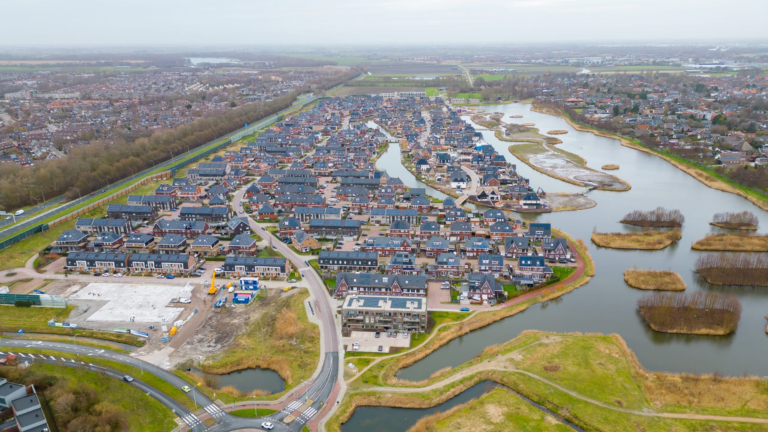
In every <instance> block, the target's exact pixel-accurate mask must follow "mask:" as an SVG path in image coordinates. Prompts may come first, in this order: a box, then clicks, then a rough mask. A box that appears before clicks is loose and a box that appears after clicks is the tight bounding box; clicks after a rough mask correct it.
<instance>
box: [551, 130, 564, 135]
mask: <svg viewBox="0 0 768 432" xmlns="http://www.w3.org/2000/svg"><path fill="white" fill-rule="evenodd" d="M547 133H548V134H549V135H565V134H567V133H568V131H567V130H563V129H555V130H551V131H549V132H547Z"/></svg>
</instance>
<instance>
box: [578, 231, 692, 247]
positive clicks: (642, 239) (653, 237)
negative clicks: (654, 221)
mask: <svg viewBox="0 0 768 432" xmlns="http://www.w3.org/2000/svg"><path fill="white" fill-rule="evenodd" d="M682 237H683V235H682V234H681V233H680V230H672V231H643V232H637V233H597V232H595V233H592V242H593V243H594V244H596V245H598V246H602V247H607V248H614V249H643V250H658V249H664V248H665V247H667V246H669V245H671V244H672V243H674V242H676V241H678V240H680V239H681V238H682Z"/></svg>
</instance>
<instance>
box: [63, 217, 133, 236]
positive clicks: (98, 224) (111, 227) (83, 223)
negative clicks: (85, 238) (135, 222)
mask: <svg viewBox="0 0 768 432" xmlns="http://www.w3.org/2000/svg"><path fill="white" fill-rule="evenodd" d="M75 229H76V230H78V231H81V232H84V233H87V234H89V235H96V234H99V233H102V232H112V233H115V234H119V235H126V234H128V233H130V232H131V224H130V222H129V221H128V219H90V218H81V219H78V220H77V222H75Z"/></svg>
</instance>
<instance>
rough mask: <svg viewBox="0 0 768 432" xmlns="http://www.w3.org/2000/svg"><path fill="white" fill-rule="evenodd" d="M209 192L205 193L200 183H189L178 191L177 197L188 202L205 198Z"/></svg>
mask: <svg viewBox="0 0 768 432" xmlns="http://www.w3.org/2000/svg"><path fill="white" fill-rule="evenodd" d="M207 196H208V194H206V193H205V191H204V190H203V188H202V187H201V186H200V185H198V184H188V185H185V186H182V187H181V189H179V191H178V192H177V193H176V198H178V199H180V200H182V201H187V202H200V201H202V200H204V199H205V198H206V197H207Z"/></svg>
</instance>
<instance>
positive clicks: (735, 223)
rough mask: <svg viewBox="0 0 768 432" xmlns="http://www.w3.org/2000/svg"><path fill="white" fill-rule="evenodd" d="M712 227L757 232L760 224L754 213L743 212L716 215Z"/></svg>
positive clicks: (711, 223)
mask: <svg viewBox="0 0 768 432" xmlns="http://www.w3.org/2000/svg"><path fill="white" fill-rule="evenodd" d="M709 224H710V225H714V226H716V227H719V228H725V229H735V230H744V231H755V230H757V226H758V224H759V220H758V219H757V216H755V215H754V213H752V212H748V211H743V212H741V213H730V212H725V213H715V215H714V216H713V217H712V222H710V223H709Z"/></svg>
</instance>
